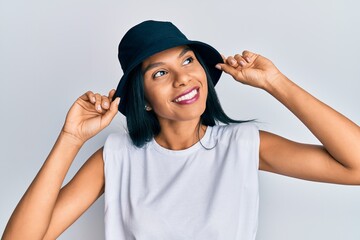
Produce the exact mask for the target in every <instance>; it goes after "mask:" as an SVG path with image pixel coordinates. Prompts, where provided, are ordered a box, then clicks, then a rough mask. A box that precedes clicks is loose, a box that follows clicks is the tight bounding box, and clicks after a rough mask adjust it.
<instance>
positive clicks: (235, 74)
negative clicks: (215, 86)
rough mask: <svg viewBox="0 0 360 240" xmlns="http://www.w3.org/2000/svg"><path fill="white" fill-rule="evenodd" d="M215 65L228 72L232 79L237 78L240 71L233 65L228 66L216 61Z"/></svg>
mask: <svg viewBox="0 0 360 240" xmlns="http://www.w3.org/2000/svg"><path fill="white" fill-rule="evenodd" d="M215 67H216V68H217V69H219V70H222V71H224V72H226V73H227V74H230V75H231V76H232V77H233V78H234V79H238V78H239V74H240V73H241V72H240V71H239V70H236V69H235V68H234V67H232V66H229V65H228V64H222V63H218V64H217V65H216V66H215Z"/></svg>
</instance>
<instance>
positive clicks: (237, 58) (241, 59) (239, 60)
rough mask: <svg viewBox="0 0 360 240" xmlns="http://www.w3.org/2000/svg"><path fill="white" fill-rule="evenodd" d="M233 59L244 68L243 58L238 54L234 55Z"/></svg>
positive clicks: (245, 62)
mask: <svg viewBox="0 0 360 240" xmlns="http://www.w3.org/2000/svg"><path fill="white" fill-rule="evenodd" d="M234 58H235V60H236V61H237V63H238V64H239V65H240V66H241V67H245V66H246V64H247V61H246V60H245V59H244V58H243V56H241V55H240V54H236V55H235V56H234Z"/></svg>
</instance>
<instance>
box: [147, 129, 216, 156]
mask: <svg viewBox="0 0 360 240" xmlns="http://www.w3.org/2000/svg"><path fill="white" fill-rule="evenodd" d="M212 128H213V127H212V126H207V128H206V130H205V134H204V136H203V137H202V138H201V139H200V141H201V142H200V141H197V142H196V143H195V144H194V145H192V146H190V147H188V148H186V149H182V150H171V149H168V148H165V147H163V146H161V145H160V144H158V143H157V142H156V140H155V138H153V139H152V140H151V141H150V147H152V148H154V149H155V150H156V151H158V152H160V153H163V154H168V155H172V156H175V155H179V156H180V155H186V154H189V153H192V152H195V151H197V150H198V149H200V148H203V146H202V145H205V146H206V144H207V143H208V142H209V139H210V134H211V130H212ZM201 144H202V145H201Z"/></svg>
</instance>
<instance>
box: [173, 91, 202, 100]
mask: <svg viewBox="0 0 360 240" xmlns="http://www.w3.org/2000/svg"><path fill="white" fill-rule="evenodd" d="M196 94H197V90H196V89H194V90H192V91H191V92H189V93H188V94H185V95H184V96H181V97H179V98H177V99H175V102H181V101H184V100H189V99H192V98H193V97H195V95H196Z"/></svg>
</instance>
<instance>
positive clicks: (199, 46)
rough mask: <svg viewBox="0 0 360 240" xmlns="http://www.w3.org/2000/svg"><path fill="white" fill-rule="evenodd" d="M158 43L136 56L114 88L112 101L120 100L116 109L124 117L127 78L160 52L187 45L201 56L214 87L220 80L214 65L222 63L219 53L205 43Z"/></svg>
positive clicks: (180, 40) (165, 40)
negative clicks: (118, 98)
mask: <svg viewBox="0 0 360 240" xmlns="http://www.w3.org/2000/svg"><path fill="white" fill-rule="evenodd" d="M158 43H159V44H156V46H153V47H149V48H147V51H146V52H143V53H142V54H141V55H140V56H139V55H137V56H138V57H137V59H135V60H133V61H132V65H131V66H129V67H128V68H127V71H126V72H124V75H123V76H122V77H121V79H120V81H119V84H118V86H117V88H116V91H115V94H114V97H113V99H115V98H117V97H120V98H121V101H120V104H119V107H118V109H119V111H120V112H121V113H122V114H124V116H126V102H127V99H126V94H125V92H126V88H127V87H126V86H127V84H128V78H129V76H130V75H131V73H132V71H133V70H134V69H135V68H136V67H137V66H138V65H139V64H141V63H142V62H143V61H144V60H145V59H147V58H148V57H150V56H152V55H154V54H156V53H159V52H162V51H164V50H167V49H170V48H174V47H178V46H183V45H188V46H189V47H190V48H192V49H193V50H195V51H196V52H197V53H198V54H199V55H200V56H201V58H202V60H203V61H204V63H205V65H206V66H207V69H208V71H209V74H210V76H211V80H212V82H213V84H214V86H215V85H216V84H217V82H218V81H219V79H220V76H221V74H222V71H220V70H218V69H217V68H215V65H216V64H218V63H223V59H222V57H221V55H220V53H219V52H218V51H217V50H216V49H215V48H213V47H212V46H210V45H208V44H206V43H203V42H199V41H191V40H185V39H182V38H179V39H176V38H175V39H174V38H172V39H171V41H169V39H167V38H165V39H162V40H161V42H158Z"/></svg>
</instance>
